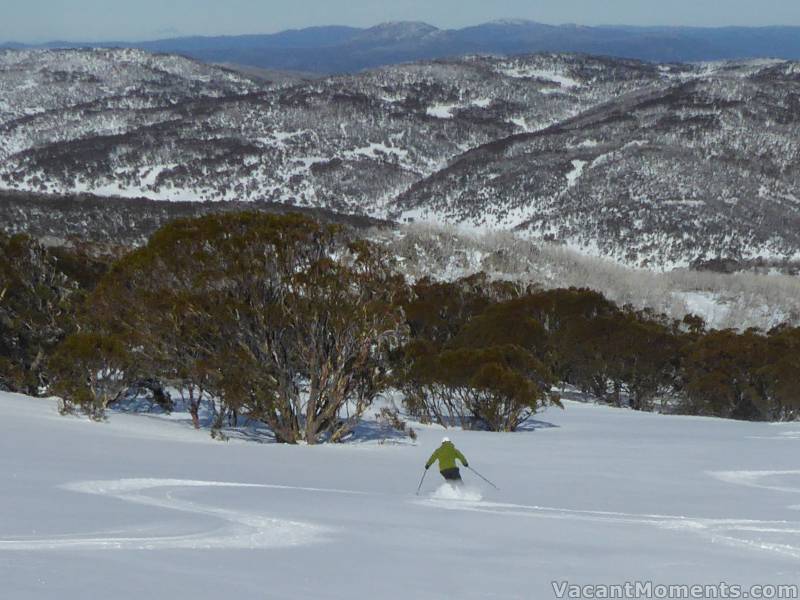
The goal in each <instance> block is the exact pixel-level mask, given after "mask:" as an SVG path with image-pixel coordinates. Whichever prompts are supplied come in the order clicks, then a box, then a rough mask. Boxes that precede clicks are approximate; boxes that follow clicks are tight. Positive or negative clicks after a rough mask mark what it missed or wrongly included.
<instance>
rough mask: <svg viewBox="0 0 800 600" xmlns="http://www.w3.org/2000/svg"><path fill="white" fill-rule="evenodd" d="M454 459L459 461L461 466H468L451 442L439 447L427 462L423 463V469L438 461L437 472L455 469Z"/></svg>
mask: <svg viewBox="0 0 800 600" xmlns="http://www.w3.org/2000/svg"><path fill="white" fill-rule="evenodd" d="M456 459H458V460H460V461H461V462H462V464H463V465H464V466H465V467H466V466H468V463H467V459H466V458H464V455H463V454H461V452H459V451H458V450H457V449H456V447H455V446H454V445H453V442H445V443H444V444H442V445H441V446H439V447H438V448H437V449H436V450H435V451H434V452H433V454H431V457H430V458H429V459H428V462H426V463H425V468H426V469H427V468H429V467H430V466H431V465H432V464H433V463H435V462H436V461H437V460H438V461H439V470H440V471H446V470H447V469H455V468H456Z"/></svg>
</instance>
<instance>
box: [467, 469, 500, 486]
mask: <svg viewBox="0 0 800 600" xmlns="http://www.w3.org/2000/svg"><path fill="white" fill-rule="evenodd" d="M467 468H468V469H469V470H470V471H472V472H473V473H475V475H477V476H478V477H480V478H481V479H483V480H484V481H485V482H486V483H488V484H489V485H490V486H492V487H493V488H494V489H496V490H498V491H499V490H500V488H499V487H497V486H496V485H495V484H493V483H492V482H491V481H489V480H488V479H486V477H484V476H483V475H481V474H480V473H478V472H477V471H476V470H475V469H473V468H472V467H467Z"/></svg>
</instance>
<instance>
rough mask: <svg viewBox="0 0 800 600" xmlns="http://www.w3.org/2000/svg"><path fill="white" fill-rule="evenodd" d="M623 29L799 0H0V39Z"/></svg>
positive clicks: (705, 22)
mask: <svg viewBox="0 0 800 600" xmlns="http://www.w3.org/2000/svg"><path fill="white" fill-rule="evenodd" d="M510 18H524V19H532V20H536V21H541V22H544V23H554V24H556V23H579V24H583V25H596V24H626V25H696V26H722V25H800V0H713V1H712V0H605V1H603V0H392V1H386V0H347V1H343V0H291V1H287V0H0V42H2V41H22V42H38V41H46V40H54V39H61V40H69V41H108V40H135V41H138V40H144V39H154V38H162V37H175V36H178V35H196V34H197V35H223V34H224V35H233V34H240V33H272V32H275V31H280V30H283V29H289V28H298V27H306V26H311V25H330V24H338V25H355V26H369V25H374V24H376V23H380V22H384V21H397V20H419V21H426V22H428V23H431V24H433V25H436V26H438V27H463V26H465V25H473V24H477V23H481V22H484V21H491V20H495V19H510Z"/></svg>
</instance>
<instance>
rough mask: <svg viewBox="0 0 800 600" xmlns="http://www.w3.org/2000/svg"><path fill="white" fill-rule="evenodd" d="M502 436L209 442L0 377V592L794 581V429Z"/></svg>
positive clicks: (356, 593)
mask: <svg viewBox="0 0 800 600" xmlns="http://www.w3.org/2000/svg"><path fill="white" fill-rule="evenodd" d="M565 406H566V410H564V411H561V410H558V409H552V410H548V411H546V412H544V413H541V414H539V415H537V417H536V418H537V421H536V422H533V423H531V424H530V426H529V427H528V429H527V430H526V431H522V432H519V433H516V434H492V433H486V432H462V431H458V430H451V431H449V432H448V435H449V436H450V437H451V438H453V440H454V442H455V443H456V445H457V446H458V447H459V448H460V449H461V450H462V451H463V452H464V454H465V455H466V456H467V457H468V458H469V460H470V466H472V467H474V468H475V469H477V470H478V471H480V472H481V474H483V475H484V476H486V477H489V478H490V479H491V480H493V481H494V482H495V483H496V484H497V485H498V486H499V487H500V491H496V490H493V489H492V488H491V487H489V486H487V485H486V484H484V483H483V482H482V481H481V480H480V479H479V478H477V477H476V476H474V475H473V473H472V472H470V471H468V470H467V471H464V477H465V481H466V488H465V489H464V490H460V491H453V490H451V489H450V488H449V487H443V484H442V482H441V479H440V478H439V476H438V474H437V473H435V472H434V470H433V469H432V470H431V471H429V472H428V473H427V476H426V479H425V481H424V484H423V488H422V493H421V495H420V496H416V495H415V494H414V491H415V490H416V487H417V484H418V483H419V478H420V476H421V474H422V472H423V471H422V465H423V463H424V462H425V460H426V459H427V457H428V456H429V454H430V452H431V451H432V450H433V449H434V447H435V446H436V445H437V444H438V441H439V439H440V438H441V435H442V432H441V429H440V428H437V427H433V426H419V425H415V428H416V429H417V430H418V433H419V438H418V441H417V443H416V444H387V443H382V442H383V441H384V440H382V439H366V440H364V441H363V443H359V444H345V445H334V446H320V447H309V446H294V447H292V446H285V445H278V444H260V443H253V442H245V441H240V440H239V441H237V440H234V441H231V442H227V443H224V442H217V441H213V440H211V439H210V438H209V436H208V433H207V432H204V431H199V432H198V431H194V430H193V429H191V428H190V427H189V426H188V425H187V424H186V423H185V422H182V421H180V420H176V419H175V418H173V419H171V420H164V419H161V418H157V417H153V416H136V415H130V414H118V413H115V414H112V415H111V416H110V420H109V421H108V422H106V423H99V424H98V423H91V422H89V421H87V420H85V419H82V418H76V417H60V416H59V415H58V414H57V412H56V407H55V402H54V401H53V400H41V399H32V398H28V397H24V396H19V395H13V394H6V393H0V419H2V420H0V422H2V423H3V424H4V426H3V431H2V435H0V457H1V458H0V476H2V480H3V494H2V495H1V496H0V577H2V580H3V596H4V597H7V598H13V599H14V600H27V599H43V598H56V597H58V598H63V599H66V600H72V599H79V598H86V597H88V596H92V597H109V598H114V599H115V600H127V599H134V598H135V599H139V598H142V597H143V596H145V597H147V598H149V599H151V600H159V599H161V598H193V599H197V600H206V599H209V600H210V599H214V598H219V597H230V598H236V597H240V598H290V597H296V598H331V599H332V598H346V599H348V600H350V599H358V598H382V599H393V598H415V599H432V600H434V599H435V600H439V599H441V598H471V599H477V598H487V597H493V598H549V597H552V586H551V582H552V581H570V582H571V583H575V584H589V583H624V582H626V581H630V580H631V579H636V580H643V581H648V580H652V581H654V582H657V583H662V584H670V583H671V584H689V583H699V584H704V583H706V584H715V583H718V582H719V581H726V582H728V583H730V584H742V585H750V584H755V583H761V584H763V583H767V582H768V583H773V584H783V583H786V584H788V583H794V582H796V581H797V579H798V574H800V568H799V567H798V562H797V560H798V558H800V533H798V532H799V531H800V513H799V512H798V506H797V504H798V503H800V471H798V469H797V464H796V451H795V449H794V444H795V443H797V441H798V440H800V424H798V423H788V424H765V423H739V422H730V421H723V420H717V419H706V418H691V417H674V416H664V415H654V414H639V413H634V412H631V411H624V410H619V409H612V408H607V407H602V406H595V405H588V404H582V403H578V402H570V401H567V402H565Z"/></svg>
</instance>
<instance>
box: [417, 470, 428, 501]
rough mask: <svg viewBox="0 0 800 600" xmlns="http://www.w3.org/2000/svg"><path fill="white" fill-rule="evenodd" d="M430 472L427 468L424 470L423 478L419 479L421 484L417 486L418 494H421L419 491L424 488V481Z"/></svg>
mask: <svg viewBox="0 0 800 600" xmlns="http://www.w3.org/2000/svg"><path fill="white" fill-rule="evenodd" d="M427 474H428V469H425V470H424V471H423V472H422V479H420V480H419V485H418V486H417V496H419V491H420V490H421V489H422V482H423V481H425V475H427Z"/></svg>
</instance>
